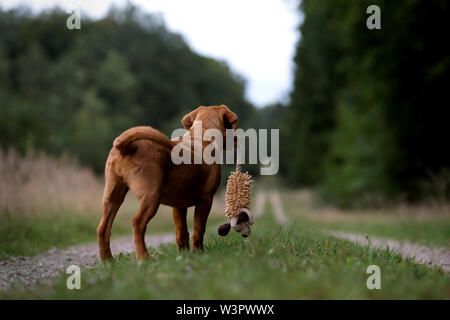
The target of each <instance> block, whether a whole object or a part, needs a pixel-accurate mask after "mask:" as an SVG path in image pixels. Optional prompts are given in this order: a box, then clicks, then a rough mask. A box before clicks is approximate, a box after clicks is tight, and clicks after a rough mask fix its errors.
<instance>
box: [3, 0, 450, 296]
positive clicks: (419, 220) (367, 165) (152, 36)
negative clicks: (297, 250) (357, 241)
mask: <svg viewBox="0 0 450 320" xmlns="http://www.w3.org/2000/svg"><path fill="white" fill-rule="evenodd" d="M370 4H377V5H379V6H380V7H381V8H382V20H381V21H382V29H381V30H368V29H367V28H366V19H367V17H368V15H367V14H366V8H367V6H369V5H370ZM255 10H257V8H255ZM296 10H298V13H299V14H303V17H304V19H303V22H302V24H301V25H299V26H298V33H299V35H300V36H299V42H298V44H297V47H296V54H295V57H294V60H293V65H294V69H293V70H292V72H293V74H294V82H293V84H292V91H291V92H290V95H289V99H283V100H282V101H279V102H278V103H274V104H272V105H267V106H263V107H256V106H254V105H253V104H252V103H251V102H250V101H249V100H248V99H247V98H246V79H244V77H243V76H241V75H240V74H238V73H236V72H235V71H234V70H233V69H232V68H230V67H229V65H228V64H227V62H226V61H218V60H215V59H213V58H210V57H205V56H202V55H200V54H198V53H196V52H195V51H194V50H193V49H191V48H190V46H189V45H188V44H187V42H186V41H185V40H184V39H183V36H182V35H180V34H177V33H173V32H171V31H170V30H169V29H168V28H167V27H166V26H165V24H164V21H163V20H161V19H160V17H159V16H155V15H152V13H149V12H146V11H144V10H142V9H140V8H139V7H137V6H134V5H133V4H131V3H129V4H128V5H126V6H125V7H120V8H119V7H115V8H113V7H112V8H111V9H110V11H109V13H108V14H107V15H106V16H105V17H103V18H101V19H98V20H86V19H85V20H82V29H81V30H78V31H70V30H68V29H67V28H66V27H65V24H66V19H67V17H68V14H67V13H66V12H64V11H61V10H59V9H56V8H55V9H54V10H50V11H45V12H40V13H38V14H32V13H31V12H30V11H28V10H27V9H26V8H24V7H21V8H17V9H13V10H4V9H1V6H0V30H1V32H0V221H1V222H0V259H4V258H7V257H10V256H15V255H29V254H35V253H38V252H41V251H44V250H47V249H49V248H51V247H55V246H58V247H63V246H67V245H71V244H76V243H82V242H93V241H95V239H96V234H95V228H96V225H97V223H98V221H99V219H100V215H101V207H100V205H101V196H102V191H103V176H102V175H103V169H104V163H105V160H106V157H107V154H108V151H109V149H110V148H111V146H112V141H113V140H114V138H115V137H116V136H118V135H119V134H120V133H121V132H122V131H123V130H125V129H127V128H129V127H132V126H137V125H151V126H153V127H155V128H157V129H159V130H161V131H162V132H164V133H165V134H167V135H170V133H171V131H172V130H173V129H175V128H179V127H180V126H181V125H180V120H181V118H182V116H183V115H184V114H186V113H187V112H189V111H190V110H192V109H193V108H195V107H197V106H200V105H220V104H226V105H228V106H229V107H230V109H231V110H233V111H234V112H235V113H236V114H237V115H238V116H239V127H241V128H244V129H246V128H256V129H258V128H269V129H270V128H277V129H280V171H279V173H278V175H277V176H276V177H270V178H267V177H265V178H261V179H260V177H258V172H259V170H258V167H257V166H247V167H246V169H247V170H249V172H250V173H251V174H252V175H254V176H255V177H256V182H255V186H256V188H257V189H258V188H268V189H270V190H278V191H279V192H280V193H281V194H282V200H283V205H284V207H285V209H286V210H287V211H288V212H290V213H289V214H290V216H292V217H296V216H301V217H303V219H306V220H307V221H308V223H309V224H310V225H311V226H316V227H317V226H320V227H321V228H330V229H343V230H350V231H361V232H367V233H369V234H373V235H378V236H386V237H389V238H396V237H397V238H399V239H404V240H411V241H416V242H420V243H425V244H432V245H439V246H443V247H446V248H449V247H450V242H449V241H450V240H449V239H450V220H449V219H450V218H449V217H450V210H449V205H448V201H449V197H450V149H449V147H448V144H449V143H448V140H449V126H448V121H449V119H450V118H449V117H448V115H449V114H448V111H447V110H448V87H449V84H450V53H449V52H448V49H446V46H445V42H447V38H446V35H445V34H444V33H443V28H442V25H443V24H444V23H445V21H447V20H448V17H449V16H450V5H449V3H448V2H447V1H426V0H415V1H407V0H401V1H387V0H386V1H382V0H374V1H362V0H361V1H359V0H358V1H331V0H322V1H311V0H304V1H301V3H299V5H298V8H297V9H296ZM249 23H251V17H249ZM255 33H258V30H255ZM255 36H256V34H255ZM259 36H261V35H259ZM260 39H264V37H263V36H262V37H260ZM261 41H263V40H261ZM266 63H267V64H270V63H271V61H270V60H268V61H267V62H266ZM261 68H264V65H261ZM231 169H232V167H225V166H224V168H223V178H222V180H223V184H222V187H223V186H224V185H225V182H226V181H225V178H226V176H228V174H229V172H230V170H231ZM258 184H260V185H259V186H258ZM223 198H224V194H223V190H222V189H221V191H220V192H219V193H218V195H217V197H216V201H215V206H214V208H213V213H212V220H211V221H212V222H211V223H212V224H214V223H217V224H219V223H221V222H223V220H224V216H223V202H224V199H223ZM137 206H138V204H137V202H136V201H135V200H134V197H133V196H132V195H131V194H129V195H128V196H127V200H126V202H125V204H124V205H123V207H122V208H121V210H120V212H119V214H118V216H117V220H116V222H115V225H114V227H113V236H118V235H128V234H130V232H131V219H132V217H133V215H134V213H135V212H136V210H137ZM191 216H192V215H191V214H190V217H189V219H192V217H191ZM306 220H305V221H306ZM256 228H257V227H256ZM172 229H173V227H172V217H171V213H170V208H167V207H162V208H161V209H160V212H159V213H158V215H157V216H156V217H155V219H154V220H153V221H152V222H151V223H150V227H149V230H150V232H155V233H156V232H165V231H172ZM211 231H214V230H211ZM412 290H414V289H412ZM448 292H449V291H448V287H447V294H448ZM325 296H326V295H325ZM319 297H320V296H319ZM333 297H334V296H333Z"/></svg>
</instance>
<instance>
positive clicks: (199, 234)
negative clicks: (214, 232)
mask: <svg viewBox="0 0 450 320" xmlns="http://www.w3.org/2000/svg"><path fill="white" fill-rule="evenodd" d="M211 205H212V201H209V202H206V201H204V202H200V203H199V204H198V205H196V206H195V212H194V234H193V235H192V250H193V251H195V250H201V249H203V236H204V235H205V229H206V222H207V221H208V216H209V211H210V210H211Z"/></svg>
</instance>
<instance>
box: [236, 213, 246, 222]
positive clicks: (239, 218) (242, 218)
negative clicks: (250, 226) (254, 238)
mask: <svg viewBox="0 0 450 320" xmlns="http://www.w3.org/2000/svg"><path fill="white" fill-rule="evenodd" d="M247 221H248V214H247V212H245V211H241V212H239V214H238V216H237V220H236V224H239V223H241V222H247Z"/></svg>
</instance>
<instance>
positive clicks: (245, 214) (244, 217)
mask: <svg viewBox="0 0 450 320" xmlns="http://www.w3.org/2000/svg"><path fill="white" fill-rule="evenodd" d="M253 223H254V220H253V215H252V214H251V212H250V210H248V209H246V208H242V209H241V211H240V212H239V214H238V215H236V216H234V217H232V218H231V220H230V222H227V223H224V224H222V225H221V226H219V228H218V229H217V232H218V233H219V235H220V236H226V235H227V234H228V233H229V232H230V229H231V228H233V230H234V231H236V232H239V233H240V234H241V236H243V237H244V238H247V237H248V236H249V235H250V232H251V229H250V226H251V225H252V224H253Z"/></svg>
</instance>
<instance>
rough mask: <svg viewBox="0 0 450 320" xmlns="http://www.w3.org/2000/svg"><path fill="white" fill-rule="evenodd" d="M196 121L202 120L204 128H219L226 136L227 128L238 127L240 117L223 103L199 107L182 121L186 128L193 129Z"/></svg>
mask: <svg viewBox="0 0 450 320" xmlns="http://www.w3.org/2000/svg"><path fill="white" fill-rule="evenodd" d="M194 121H201V123H202V128H203V130H206V129H218V130H220V131H221V132H222V133H223V135H224V136H225V134H226V129H233V130H235V129H236V127H237V123H238V117H237V115H236V114H235V113H234V112H232V111H231V110H230V109H228V107H227V106H226V105H224V104H223V105H221V106H209V107H198V108H197V109H195V110H194V111H192V112H189V113H188V114H187V115H185V116H184V117H183V120H181V123H182V124H183V126H184V127H185V128H186V130H191V128H192V126H193V124H194Z"/></svg>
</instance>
